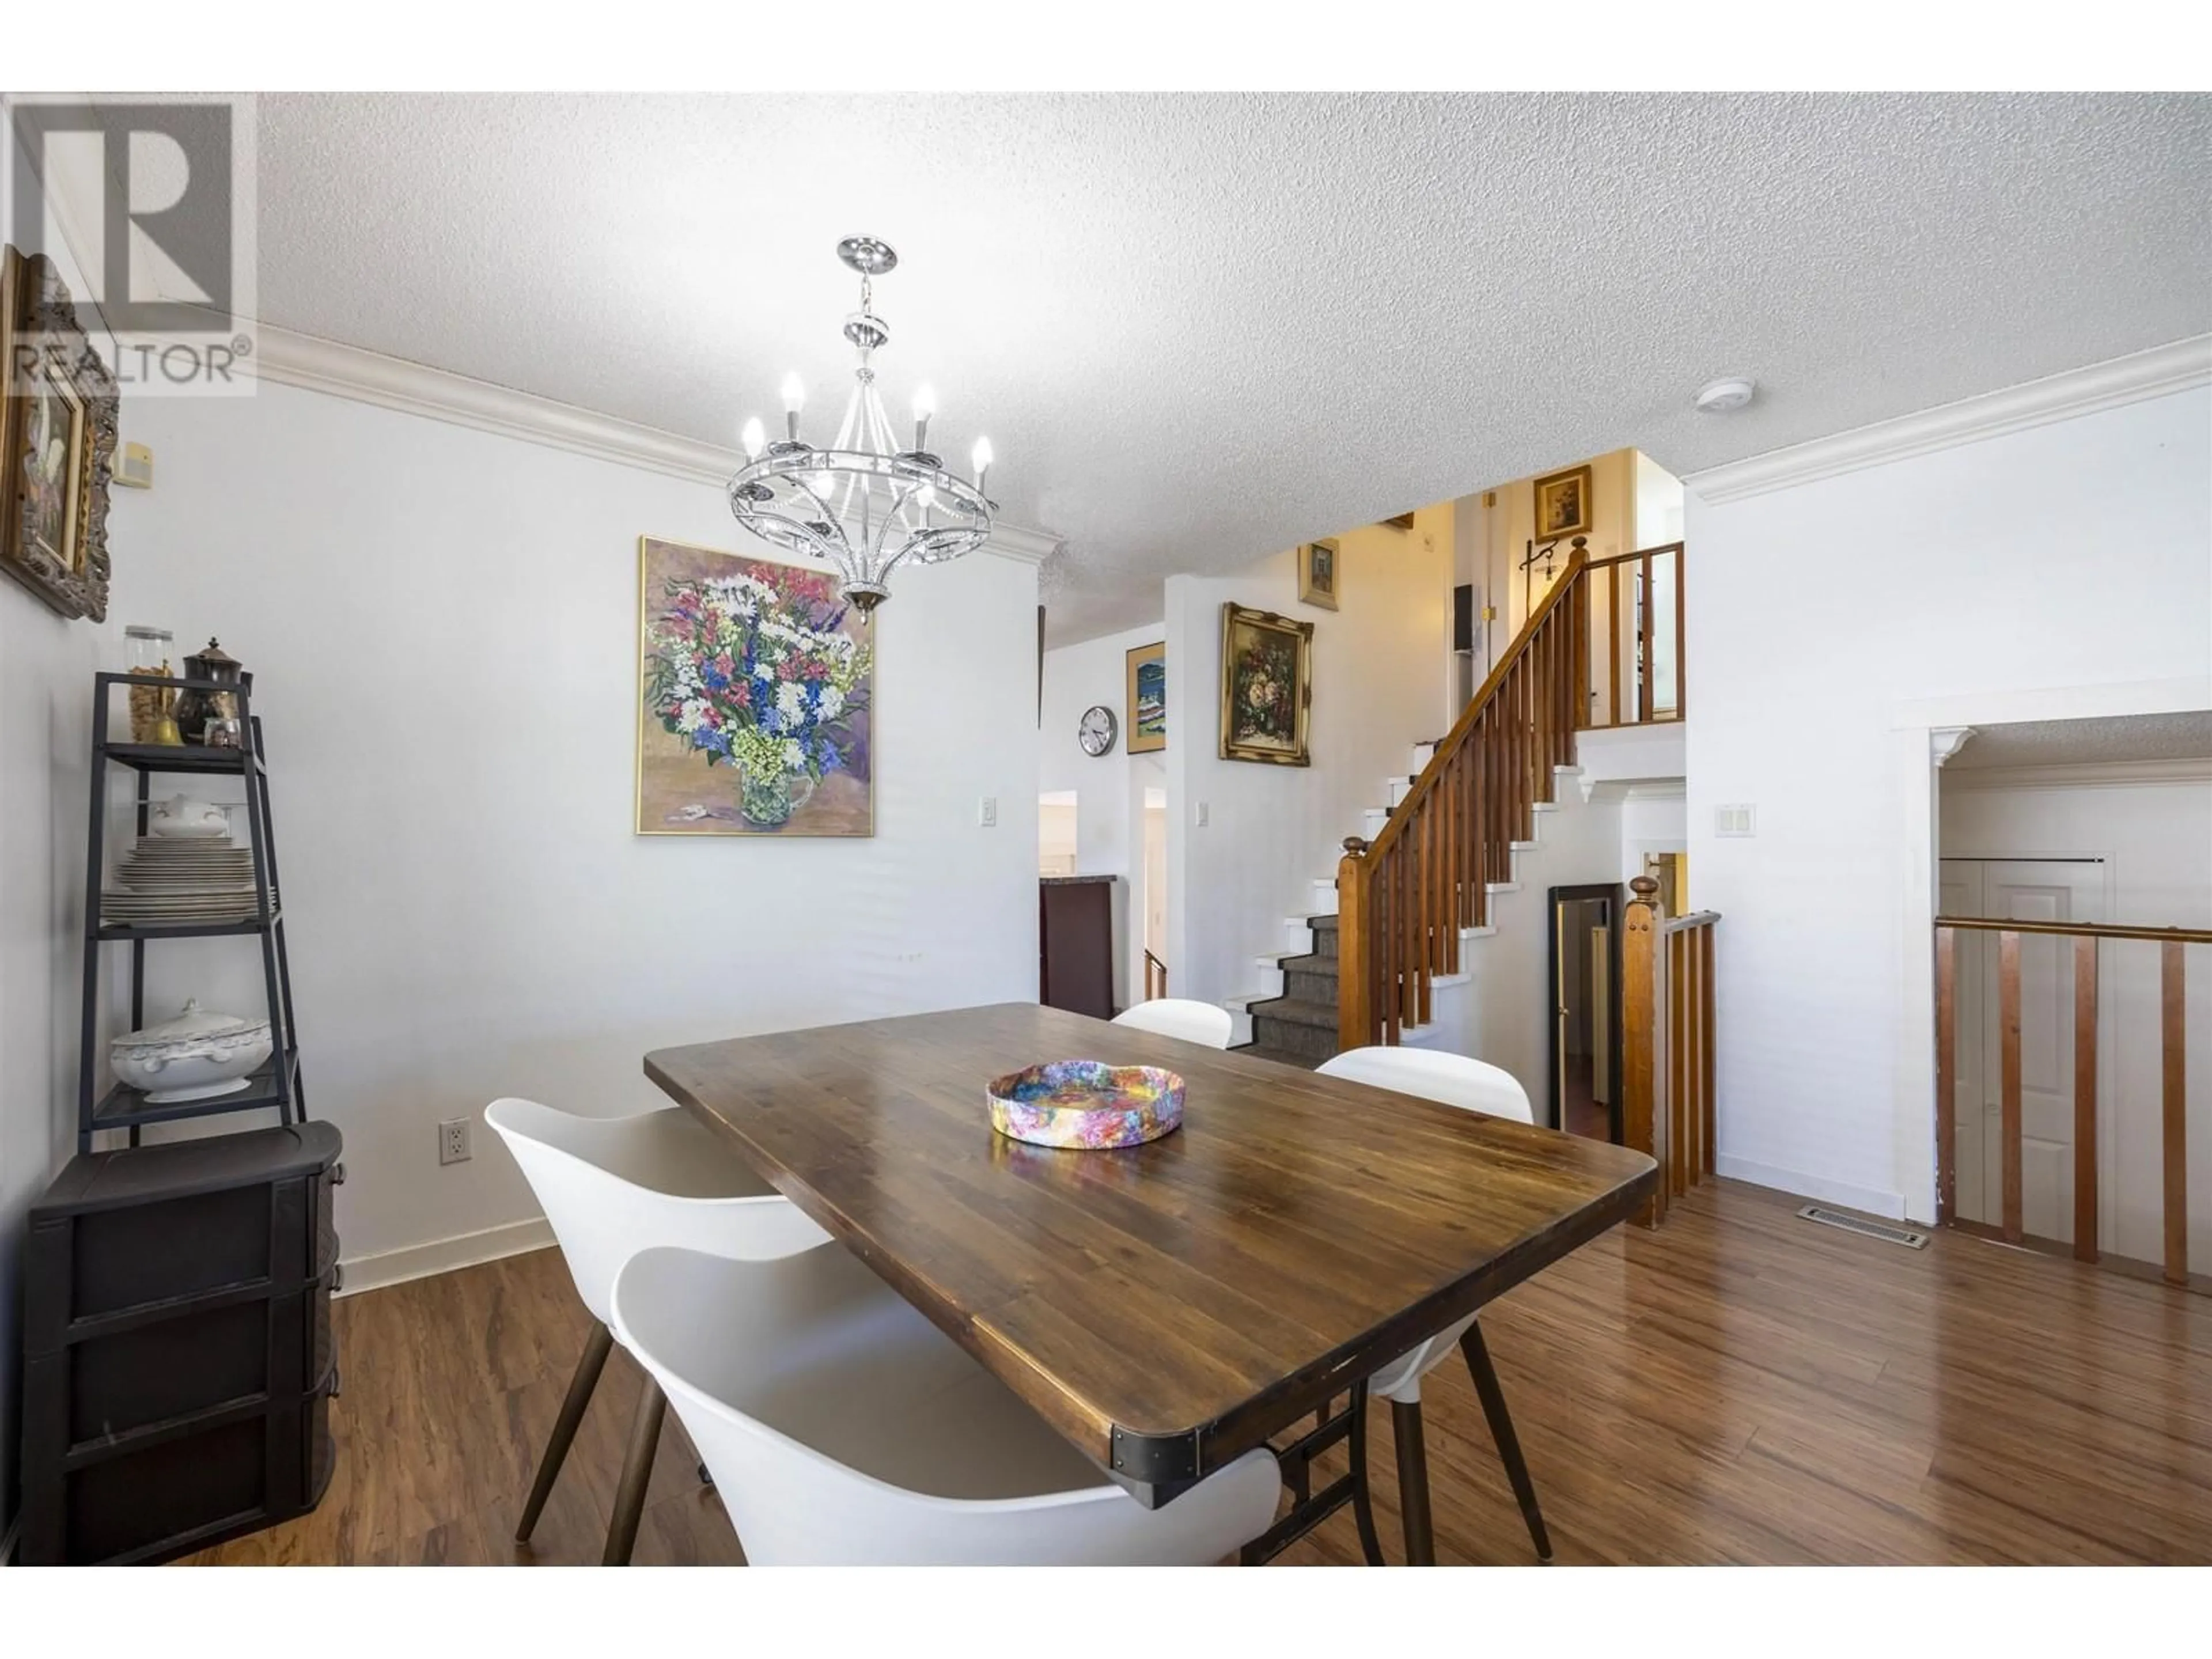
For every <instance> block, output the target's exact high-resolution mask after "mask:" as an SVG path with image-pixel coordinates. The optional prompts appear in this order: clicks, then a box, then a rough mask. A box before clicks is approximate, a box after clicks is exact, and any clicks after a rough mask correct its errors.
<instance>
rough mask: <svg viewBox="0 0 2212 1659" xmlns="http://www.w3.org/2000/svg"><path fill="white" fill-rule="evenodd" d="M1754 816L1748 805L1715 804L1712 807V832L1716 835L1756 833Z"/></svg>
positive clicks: (1747, 834) (1748, 834) (1751, 834)
mask: <svg viewBox="0 0 2212 1659" xmlns="http://www.w3.org/2000/svg"><path fill="white" fill-rule="evenodd" d="M1755 817H1756V815H1755V814H1754V813H1753V811H1752V809H1751V808H1750V807H1748V806H1716V807H1715V808H1713V833H1714V834H1715V835H1716V836H1753V835H1757V834H1758V833H1759V831H1758V829H1757V828H1756V827H1755Z"/></svg>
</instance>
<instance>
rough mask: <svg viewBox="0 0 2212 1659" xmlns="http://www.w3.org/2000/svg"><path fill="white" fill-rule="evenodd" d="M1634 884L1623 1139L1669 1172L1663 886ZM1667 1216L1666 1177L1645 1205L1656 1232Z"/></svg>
mask: <svg viewBox="0 0 2212 1659" xmlns="http://www.w3.org/2000/svg"><path fill="white" fill-rule="evenodd" d="M1629 886H1630V888H1631V889H1632V890H1634V892H1635V894H1636V896H1635V897H1634V898H1632V899H1631V900H1630V901H1629V902H1628V904H1627V907H1626V914H1625V915H1623V916H1622V918H1621V964H1620V966H1621V987H1620V1003H1621V1044H1620V1047H1621V1058H1620V1071H1621V1075H1620V1081H1619V1087H1620V1102H1621V1106H1620V1117H1621V1126H1620V1127H1621V1139H1622V1140H1623V1141H1624V1142H1625V1143H1626V1145H1627V1146H1631V1147H1632V1148H1633V1149H1634V1150H1636V1151H1637V1152H1642V1153H1644V1155H1645V1156H1646V1157H1648V1158H1656V1159H1657V1160H1658V1162H1659V1164H1660V1166H1661V1168H1662V1170H1663V1169H1664V1168H1665V1165H1666V1163H1667V1159H1666V1156H1665V1150H1666V1149H1665V1144H1664V1143H1665V1134H1664V1132H1663V1131H1662V1128H1661V1125H1660V1118H1659V1114H1658V1113H1657V1111H1656V1109H1655V1105H1656V1102H1655V1099H1654V1092H1653V1085H1654V1083H1655V1081H1656V1079H1655V1077H1654V1074H1653V1071H1654V1065H1655V1062H1656V1053H1655V1049H1656V1042H1655V1039H1656V1036H1657V1033H1656V1031H1655V1030H1653V1026H1652V1015H1653V1012H1654V1011H1655V1010H1654V1002H1653V997H1654V994H1655V983H1654V981H1655V978H1656V974H1655V969H1656V958H1657V956H1658V951H1657V939H1656V932H1655V930H1656V921H1657V914H1658V913H1657V910H1656V907H1655V906H1654V905H1653V904H1652V902H1651V896H1652V895H1653V894H1655V893H1656V892H1657V891H1658V890H1659V884H1658V883H1657V882H1656V881H1654V880H1652V879H1651V878H1650V877H1649V876H1638V877H1637V878H1635V879H1634V880H1632V881H1631V882H1630V883H1629ZM1666 1215H1667V1182H1666V1181H1665V1179H1664V1178H1663V1176H1662V1179H1661V1181H1660V1182H1659V1184H1658V1185H1657V1187H1656V1188H1653V1190H1652V1194H1651V1198H1650V1201H1649V1202H1648V1203H1646V1204H1645V1205H1644V1212H1643V1215H1642V1217H1641V1219H1642V1221H1643V1223H1644V1225H1645V1226H1647V1227H1656V1226H1657V1225H1659V1223H1660V1222H1661V1221H1662V1220H1664V1219H1665V1218H1666Z"/></svg>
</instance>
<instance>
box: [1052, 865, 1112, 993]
mask: <svg viewBox="0 0 2212 1659" xmlns="http://www.w3.org/2000/svg"><path fill="white" fill-rule="evenodd" d="M1037 956H1038V962H1037V1000H1038V1001H1039V1002H1042V1004H1044V1005H1045V1006H1047V1007H1048V1008H1065V1009H1066V1010H1067V1012H1070V1013H1072V1014H1089V1015H1091V1017H1092V1018H1095V1019H1111V1018H1114V1012H1115V1010H1114V878H1113V877H1111V876H1045V877H1042V878H1040V879H1039V881H1038V883H1037Z"/></svg>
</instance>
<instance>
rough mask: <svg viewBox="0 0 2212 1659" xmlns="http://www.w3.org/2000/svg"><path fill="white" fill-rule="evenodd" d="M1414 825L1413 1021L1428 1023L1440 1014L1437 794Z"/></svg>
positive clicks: (1427, 800) (1424, 804) (1427, 801)
mask: <svg viewBox="0 0 2212 1659" xmlns="http://www.w3.org/2000/svg"><path fill="white" fill-rule="evenodd" d="M1413 827H1414V829H1418V830H1419V832H1420V836H1421V838H1420V840H1419V842H1417V843H1415V845H1416V847H1417V848H1418V852H1419V856H1418V858H1417V859H1416V860H1415V863H1414V866H1413V877H1414V883H1415V885H1414V908H1413V941H1414V959H1413V1024H1416V1025H1426V1024H1430V1023H1431V1021H1432V1020H1434V1019H1435V1018H1436V1015H1435V1014H1434V1013H1433V1012H1431V1009H1430V1006H1429V984H1430V981H1431V980H1432V979H1434V978H1435V977H1436V973H1435V963H1436V951H1437V945H1436V923H1437V883H1436V876H1437V854H1436V848H1437V813H1436V801H1435V799H1434V798H1433V797H1424V798H1423V799H1422V801H1421V816H1420V819H1419V822H1418V823H1415V824H1414V826H1413Z"/></svg>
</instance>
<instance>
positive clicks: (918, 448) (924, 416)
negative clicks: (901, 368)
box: [914, 386, 937, 455]
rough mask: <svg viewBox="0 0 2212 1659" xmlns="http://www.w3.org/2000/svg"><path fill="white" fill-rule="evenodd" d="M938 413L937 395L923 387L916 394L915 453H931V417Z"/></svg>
mask: <svg viewBox="0 0 2212 1659" xmlns="http://www.w3.org/2000/svg"><path fill="white" fill-rule="evenodd" d="M936 413H937V394H936V393H935V392H932V391H931V390H930V389H929V388H928V387H927V386H921V387H919V388H917V389H916V390H915V394H914V453H915V454H917V455H927V453H929V417H930V416H933V415H934V414H936Z"/></svg>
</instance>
